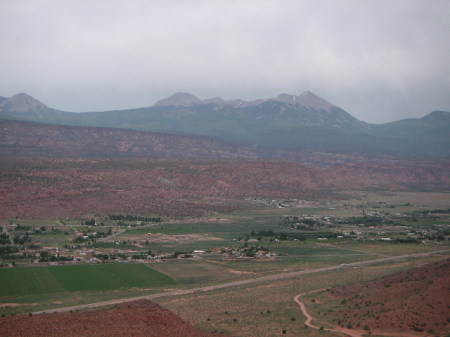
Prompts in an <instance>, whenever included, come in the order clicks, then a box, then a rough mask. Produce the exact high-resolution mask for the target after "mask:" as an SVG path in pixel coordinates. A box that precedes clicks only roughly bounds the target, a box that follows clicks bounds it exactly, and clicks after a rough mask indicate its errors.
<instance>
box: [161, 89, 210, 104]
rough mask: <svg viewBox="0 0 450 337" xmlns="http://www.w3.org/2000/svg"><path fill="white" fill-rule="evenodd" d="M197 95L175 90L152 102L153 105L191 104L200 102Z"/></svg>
mask: <svg viewBox="0 0 450 337" xmlns="http://www.w3.org/2000/svg"><path fill="white" fill-rule="evenodd" d="M200 102H201V100H199V99H198V98H197V97H195V96H194V95H192V94H189V93H187V92H177V93H176V94H173V95H172V96H169V97H167V98H164V99H162V100H160V101H158V102H156V103H155V104H154V106H178V107H180V106H181V107H183V106H193V105H196V104H198V103H200Z"/></svg>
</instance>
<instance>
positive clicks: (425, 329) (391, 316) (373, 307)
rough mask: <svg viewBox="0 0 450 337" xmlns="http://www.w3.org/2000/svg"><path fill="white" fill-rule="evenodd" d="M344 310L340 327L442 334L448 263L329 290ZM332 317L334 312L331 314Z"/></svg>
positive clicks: (449, 287) (449, 288)
mask: <svg viewBox="0 0 450 337" xmlns="http://www.w3.org/2000/svg"><path fill="white" fill-rule="evenodd" d="M330 293H331V294H332V296H334V297H337V298H342V299H343V301H344V302H346V303H345V304H346V309H345V310H343V311H341V312H339V313H337V315H338V316H340V319H339V321H338V323H339V325H340V326H341V327H345V328H354V329H365V330H372V332H373V333H374V334H376V331H379V330H381V331H382V330H389V331H397V332H408V331H410V332H411V334H413V333H426V334H433V335H441V334H442V335H445V334H446V333H449V332H450V331H449V324H450V323H449V320H450V307H449V304H450V302H449V299H450V260H445V261H442V262H438V263H433V264H429V265H426V266H423V267H419V268H414V269H410V270H408V271H405V272H401V273H398V274H396V275H394V276H390V277H384V278H382V279H379V280H376V281H372V282H369V283H365V284H362V283H358V284H353V285H349V286H345V287H337V288H333V289H331V291H330ZM334 314H336V313H334Z"/></svg>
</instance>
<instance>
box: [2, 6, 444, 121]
mask: <svg viewBox="0 0 450 337" xmlns="http://www.w3.org/2000/svg"><path fill="white" fill-rule="evenodd" d="M306 90H309V91H312V92H314V93H316V94H317V95H319V96H321V97H323V98H325V99H327V100H328V101H330V102H331V103H334V104H336V105H338V106H340V107H341V108H343V109H344V110H346V111H348V112H349V113H351V114H352V115H354V116H355V117H357V118H359V119H362V120H364V121H367V122H375V123H382V122H388V121H393V120H398V119H403V118H417V117H422V116H424V115H425V114H427V113H429V112H431V111H433V110H439V109H441V110H450V1H448V0H434V1H430V0H292V1H290V0H272V1H265V0H208V1H206V0H205V1H202V0H180V1H175V0H172V1H171V0H161V1H157V0H94V1H88V0H0V96H4V97H10V96H12V95H14V94H16V93H19V92H25V93H27V94H30V95H31V96H33V97H35V98H37V99H39V100H40V101H42V102H43V103H45V104H47V105H49V106H51V107H53V108H57V109H61V110H66V111H97V110H111V109H122V108H134V107H142V106H150V105H152V104H153V103H155V102H156V101H157V100H159V99H161V98H165V97H167V96H169V95H171V94H173V93H175V92H178V91H184V92H189V93H192V94H194V95H196V96H198V97H199V98H201V99H206V98H212V97H217V96H220V97H222V98H224V99H234V98H242V99H247V100H249V99H256V98H266V97H274V96H277V95H278V94H280V93H282V92H286V93H289V94H300V93H301V92H303V91H306Z"/></svg>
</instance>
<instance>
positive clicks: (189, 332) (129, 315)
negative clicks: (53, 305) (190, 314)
mask: <svg viewBox="0 0 450 337" xmlns="http://www.w3.org/2000/svg"><path fill="white" fill-rule="evenodd" d="M0 335H1V336H9V337H36V336H40V337H53V336H55V337H61V336H66V337H71V336H77V337H78V336H85V337H89V336H96V337H100V336H105V337H106V336H112V337H115V336H117V337H123V336H133V337H209V336H222V337H225V335H222V334H217V333H214V334H209V333H204V332H200V331H198V330H196V329H195V328H194V327H193V326H191V325H190V324H188V323H187V322H185V321H183V320H182V319H181V318H179V317H178V316H176V315H174V314H173V313H171V312H170V311H168V310H166V309H164V308H162V307H161V306H159V305H158V304H155V303H153V302H151V301H148V300H140V301H136V302H130V303H124V304H121V305H118V306H116V307H114V308H111V309H100V310H92V311H83V312H73V313H71V312H65V313H50V314H42V315H34V316H9V317H1V318H0Z"/></svg>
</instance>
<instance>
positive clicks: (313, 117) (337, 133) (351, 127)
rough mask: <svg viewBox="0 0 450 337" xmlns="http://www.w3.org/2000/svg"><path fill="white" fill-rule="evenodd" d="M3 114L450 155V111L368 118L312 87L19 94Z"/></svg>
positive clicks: (3, 101)
mask: <svg viewBox="0 0 450 337" xmlns="http://www.w3.org/2000/svg"><path fill="white" fill-rule="evenodd" d="M0 119H3V120H16V121H28V122H38V123H46V124H62V125H70V126H84V127H97V128H99V127H101V128H120V129H131V130H139V131H146V132H157V133H164V134H165V135H166V137H167V136H168V135H174V134H175V135H178V137H179V136H180V135H184V136H195V137H197V136H200V137H208V139H212V140H213V141H215V142H217V143H218V144H220V146H228V147H229V146H232V147H233V146H234V147H236V146H241V145H244V146H250V147H255V148H259V149H266V150H268V151H289V152H302V151H320V152H331V153H357V154H374V153H382V154H386V153H387V154H394V155H395V154H407V155H433V156H444V157H447V156H449V155H450V112H447V111H434V112H431V113H430V114H428V115H426V116H425V117H423V118H420V119H405V120H400V121H396V122H391V123H386V124H369V123H365V122H363V121H360V120H358V119H357V118H355V117H353V116H352V115H350V114H349V113H348V112H346V111H344V110H343V109H341V108H339V107H338V106H336V105H334V104H332V103H330V102H328V101H326V100H325V99H323V98H321V97H318V96H317V95H315V94H313V93H311V92H308V91H307V92H304V93H302V94H300V95H289V94H281V95H278V96H276V97H273V98H267V99H258V100H254V101H245V100H240V99H236V100H228V101H227V100H223V99H221V98H212V99H206V100H201V99H199V98H197V97H195V96H194V95H192V94H189V93H176V94H174V95H172V96H170V97H168V98H165V99H162V100H160V101H158V102H156V103H155V104H154V105H153V106H149V107H143V108H137V109H127V110H114V111H100V112H83V113H72V112H65V111H60V110H56V109H52V108H50V107H48V106H46V105H45V104H43V103H41V102H39V101H38V100H36V99H35V98H33V97H31V96H29V95H27V94H18V95H15V96H13V97H11V98H5V97H0ZM97 132H99V134H102V132H100V131H97ZM103 133H104V132H103ZM141 137H143V136H142V135H141ZM143 138H145V137H143Z"/></svg>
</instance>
